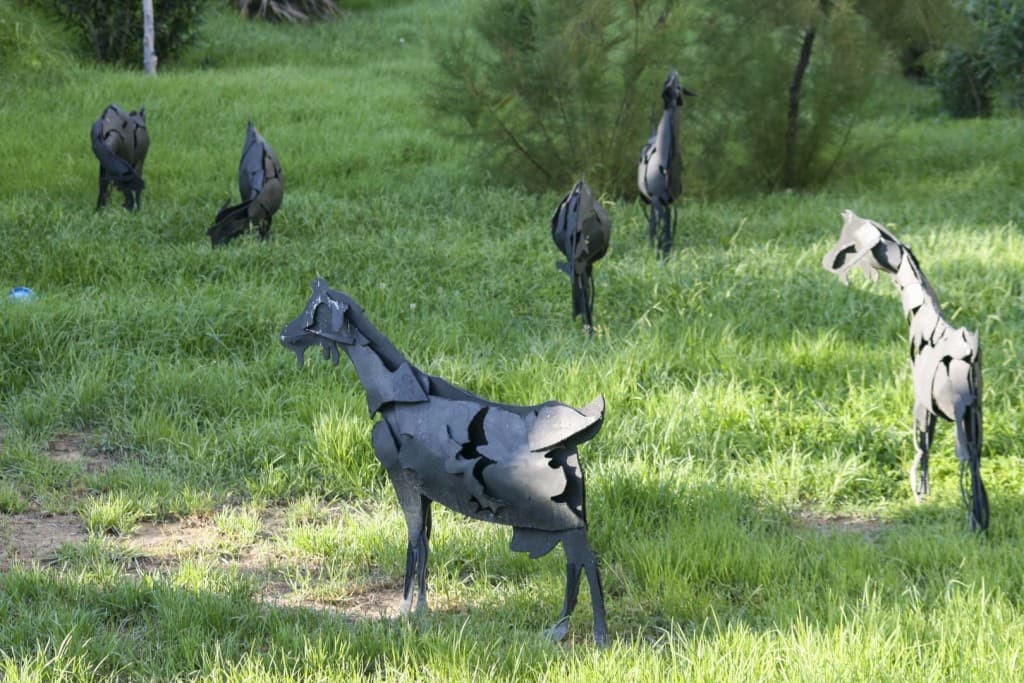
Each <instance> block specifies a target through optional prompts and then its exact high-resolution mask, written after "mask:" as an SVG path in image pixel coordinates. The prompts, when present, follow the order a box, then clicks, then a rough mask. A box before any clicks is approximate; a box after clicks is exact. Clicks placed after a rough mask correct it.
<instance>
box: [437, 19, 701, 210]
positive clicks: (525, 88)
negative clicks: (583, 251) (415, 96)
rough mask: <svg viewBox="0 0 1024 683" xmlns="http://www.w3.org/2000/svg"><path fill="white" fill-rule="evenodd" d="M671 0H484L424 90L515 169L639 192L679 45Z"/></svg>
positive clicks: (442, 53)
mask: <svg viewBox="0 0 1024 683" xmlns="http://www.w3.org/2000/svg"><path fill="white" fill-rule="evenodd" d="M673 4H674V3H673V2H671V1H670V2H663V1H662V2H657V3H654V2H647V1H646V0H635V1H634V2H624V1H622V0H557V1H550V2H528V1H523V0H484V2H482V3H481V5H480V7H479V9H478V11H477V14H476V16H475V17H474V18H473V23H472V29H471V30H470V31H465V32H463V33H461V34H457V35H455V36H453V37H451V38H450V39H449V40H447V41H445V42H444V44H443V45H441V46H440V49H439V50H438V51H437V54H436V59H437V63H438V65H439V66H440V72H441V77H440V78H439V80H438V82H437V83H436V87H435V88H434V89H433V94H432V95H431V96H430V97H429V99H428V101H429V103H430V104H431V106H432V107H433V108H434V109H436V110H438V111H440V112H442V113H443V114H445V115H447V116H448V117H450V118H448V119H447V120H446V124H447V123H448V122H450V121H452V120H453V119H454V121H455V123H456V126H455V127H454V128H452V127H448V128H447V130H448V131H449V132H454V133H455V134H456V135H462V134H466V131H467V128H468V135H469V136H470V137H471V138H473V139H476V140H479V141H480V142H481V143H482V144H483V145H484V147H485V151H484V153H483V154H482V156H481V163H482V165H483V166H484V167H485V168H488V169H491V170H493V171H494V172H495V173H497V174H499V175H501V176H503V177H505V178H507V179H511V180H514V181H518V182H521V183H523V184H525V185H527V186H528V187H532V188H545V189H548V188H557V189H559V190H562V191H565V190H567V189H568V188H569V187H571V186H572V184H573V183H575V182H576V181H577V180H579V177H580V176H581V175H583V174H585V175H586V178H587V181H588V183H590V184H591V185H592V186H593V187H595V188H598V192H605V191H612V192H619V193H626V192H629V191H630V190H632V191H633V192H635V190H636V187H635V183H636V164H637V159H638V157H639V154H640V149H641V147H643V144H644V142H645V141H646V140H647V136H648V135H649V134H650V123H651V121H652V119H653V120H656V119H654V117H655V116H656V115H660V108H661V97H660V90H661V84H662V82H663V81H664V80H665V76H666V74H667V72H668V70H669V68H670V67H671V66H672V62H671V59H670V55H671V54H672V52H674V51H676V49H675V48H674V47H673V45H672V39H673V36H672V35H671V34H670V33H669V32H668V30H667V28H668V24H667V21H666V15H665V14H663V13H668V12H670V11H671V9H672V6H673ZM685 78H686V74H683V79H684V81H683V82H684V84H685V83H686V81H685ZM683 116H684V118H685V117H686V116H687V111H686V110H685V109H684V112H683Z"/></svg>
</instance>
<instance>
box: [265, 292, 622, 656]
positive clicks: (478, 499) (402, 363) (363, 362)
mask: <svg viewBox="0 0 1024 683" xmlns="http://www.w3.org/2000/svg"><path fill="white" fill-rule="evenodd" d="M312 286H313V294H312V296H311V297H310V299H309V301H308V302H307V304H306V309H305V310H304V311H303V312H302V314H301V315H299V316H298V317H297V318H295V320H293V321H292V322H290V323H288V325H287V326H285V328H284V330H283V332H282V333H281V343H282V344H283V345H284V346H285V347H286V348H288V349H290V350H291V351H294V352H295V354H296V356H297V357H298V360H299V364H300V365H301V364H302V361H303V356H304V354H305V350H306V349H307V348H308V347H310V346H313V345H316V344H319V345H320V346H321V347H322V349H323V354H324V357H325V358H329V359H331V360H332V361H333V362H334V363H335V364H337V362H338V358H339V349H340V350H341V351H344V352H345V353H346V354H348V357H349V359H350V360H351V361H352V365H353V366H354V367H355V370H356V374H357V375H358V376H359V381H360V382H361V383H362V385H363V389H364V390H365V391H366V400H367V404H368V407H369V410H370V415H371V416H373V415H374V414H377V413H379V414H380V416H381V419H380V420H379V421H378V422H377V423H376V424H375V425H374V427H373V434H372V441H373V449H374V452H375V453H376V455H377V459H378V460H380V462H381V464H382V465H383V466H384V469H385V470H386V471H387V473H388V477H389V478H390V479H391V483H392V485H393V486H394V489H395V493H396V494H397V496H398V502H399V504H400V505H401V506H402V512H403V513H404V514H405V521H406V525H407V526H408V532H409V544H408V548H407V553H406V565H405V587H404V590H403V593H402V603H401V607H400V610H401V611H402V613H407V612H408V611H409V610H410V608H411V607H412V598H413V577H414V576H415V577H416V582H417V590H418V594H419V597H418V601H417V609H422V610H425V609H426V608H427V557H428V554H429V543H430V528H431V514H430V504H431V503H432V502H434V501H436V502H438V503H440V504H442V505H444V506H446V507H448V508H450V509H452V510H454V511H456V512H459V513H462V514H463V515H466V516H467V517H472V518H473V519H480V520H483V521H486V522H494V523H496V524H506V525H509V526H511V527H512V543H511V547H512V550H515V551H520V552H527V553H529V554H530V557H533V558H536V557H541V556H542V555H545V554H546V553H548V552H549V551H550V550H552V549H553V548H554V547H555V546H556V545H558V543H559V542H561V543H562V547H563V549H564V550H565V556H566V587H565V605H564V607H563V609H562V613H561V615H560V616H559V617H558V621H557V622H556V623H555V625H554V626H553V627H552V628H551V629H550V631H549V632H548V633H549V635H550V636H551V637H552V638H554V639H558V640H560V639H562V638H564V637H565V635H566V634H567V633H568V628H569V616H570V614H571V613H572V611H573V609H574V608H575V606H576V599H577V596H578V594H579V583H580V574H581V572H586V575H587V579H588V581H589V583H590V596H591V604H592V605H593V610H594V638H595V640H596V641H597V642H598V644H603V643H604V641H605V639H606V638H607V627H606V625H605V615H604V598H603V593H602V591H601V580H600V576H599V574H598V567H597V561H596V559H595V557H594V554H593V552H592V551H591V549H590V544H589V542H588V541H587V518H586V510H585V506H584V497H585V494H584V485H583V470H582V468H581V467H580V464H579V459H578V455H577V446H579V444H581V443H584V442H586V441H588V440H590V439H591V438H592V437H593V436H594V435H595V434H597V432H598V431H599V430H600V429H601V424H602V421H603V419H604V399H603V398H601V397H598V398H597V399H595V400H594V401H593V402H592V403H591V404H590V405H588V406H586V407H584V408H579V409H577V408H573V407H570V406H567V405H565V404H562V403H558V402H555V401H549V402H548V403H543V404H541V405H536V406H517V405H507V404H502V403H494V402H491V401H488V400H486V399H483V398H480V397H479V396H475V395H474V394H471V393H470V392H468V391H465V390H464V389H460V388H458V387H455V386H453V385H451V384H449V383H448V382H446V381H445V380H443V379H440V378H438V377H433V376H431V375H428V374H426V373H424V372H422V371H421V370H419V369H417V368H416V367H414V366H413V365H411V364H410V363H409V361H408V360H406V359H405V357H404V356H402V354H401V353H400V352H399V351H398V350H397V349H396V348H395V347H394V346H393V345H392V344H391V342H390V341H388V339H387V338H386V337H385V336H384V335H383V334H381V333H380V332H379V331H378V330H377V328H376V327H374V326H373V325H372V324H371V323H370V321H369V320H368V319H367V317H366V315H365V314H364V313H363V310H362V308H360V307H359V305H358V304H357V303H356V302H355V301H353V300H352V299H351V298H350V297H349V296H348V295H346V294H343V293H342V292H338V291H335V290H332V289H330V288H329V287H328V285H327V283H326V282H324V281H323V280H322V279H317V280H316V281H315V282H313V285H312Z"/></svg>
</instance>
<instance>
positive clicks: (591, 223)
mask: <svg viewBox="0 0 1024 683" xmlns="http://www.w3.org/2000/svg"><path fill="white" fill-rule="evenodd" d="M611 231H612V222H611V220H610V219H609V218H608V213H607V212H606V211H605V210H604V207H603V206H601V203H600V202H598V201H597V200H596V199H594V194H593V193H592V192H591V191H590V187H588V186H587V184H586V183H585V182H583V181H582V180H581V181H579V182H578V183H576V184H575V185H574V186H573V188H572V191H571V192H569V194H568V195H566V197H565V199H563V200H562V202H561V203H560V204H559V205H558V208H557V209H556V210H555V213H554V215H553V216H552V217H551V238H552V239H553V240H554V241H555V245H556V246H557V247H558V248H559V250H561V252H562V253H563V254H565V258H566V263H562V264H559V265H558V267H559V268H560V269H561V270H562V271H563V272H564V273H565V274H566V275H568V276H569V279H570V280H572V317H573V319H575V318H576V316H578V315H582V316H583V325H584V327H586V329H587V330H589V331H590V333H591V334H593V332H594V280H593V276H592V275H593V273H592V270H593V264H594V262H595V261H597V260H599V259H600V258H601V257H602V256H604V255H605V253H606V252H607V251H608V238H609V236H610V235H611Z"/></svg>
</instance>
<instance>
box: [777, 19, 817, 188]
mask: <svg viewBox="0 0 1024 683" xmlns="http://www.w3.org/2000/svg"><path fill="white" fill-rule="evenodd" d="M812 47H814V27H813V26H812V27H810V28H808V29H807V31H805V32H804V42H803V44H802V45H801V46H800V59H799V60H797V63H796V69H795V70H794V71H793V82H792V83H791V84H790V86H789V116H788V117H787V121H786V154H785V157H783V162H782V184H783V186H784V187H787V188H789V187H793V185H794V184H795V183H796V180H797V177H796V176H797V169H796V142H797V131H798V129H799V127H800V88H801V87H802V86H803V81H804V74H805V73H806V72H807V66H808V65H809V64H810V63H811V48H812Z"/></svg>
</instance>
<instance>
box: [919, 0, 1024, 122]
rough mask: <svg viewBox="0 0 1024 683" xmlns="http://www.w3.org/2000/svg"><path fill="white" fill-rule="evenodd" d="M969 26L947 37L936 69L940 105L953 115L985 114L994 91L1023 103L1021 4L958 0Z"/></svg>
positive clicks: (1023, 15)
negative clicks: (948, 40) (938, 66)
mask: <svg viewBox="0 0 1024 683" xmlns="http://www.w3.org/2000/svg"><path fill="white" fill-rule="evenodd" d="M963 13H964V15H965V16H966V17H967V19H968V20H969V22H970V24H971V30H970V31H968V32H966V33H965V34H964V35H962V36H959V37H957V38H954V39H952V40H951V41H950V42H949V43H948V45H947V46H946V49H945V51H944V56H943V59H942V62H941V65H940V68H939V70H938V73H937V75H936V79H935V80H936V85H937V87H938V88H939V92H940V93H941V95H942V103H943V107H944V108H945V109H946V111H948V112H949V113H950V114H951V115H952V116H955V117H961V118H963V117H980V116H989V115H990V114H991V113H992V107H993V103H994V100H995V99H996V97H997V95H999V94H1002V95H1003V96H1004V100H1005V101H1006V103H1007V105H1008V106H1009V107H1010V108H1012V109H1021V108H1024V5H1022V4H1021V3H1020V2H1017V1H1016V0H964V2H963Z"/></svg>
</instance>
